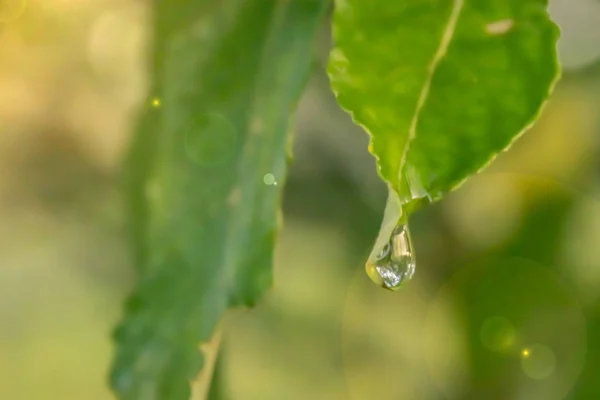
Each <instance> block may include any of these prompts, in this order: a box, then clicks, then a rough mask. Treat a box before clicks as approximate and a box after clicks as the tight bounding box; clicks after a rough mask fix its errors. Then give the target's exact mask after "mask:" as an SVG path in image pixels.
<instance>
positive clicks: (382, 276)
mask: <svg viewBox="0 0 600 400" xmlns="http://www.w3.org/2000/svg"><path fill="white" fill-rule="evenodd" d="M414 273H415V256H414V251H413V247H412V242H411V240H410V233H409V231H408V224H406V223H401V224H399V225H397V226H396V227H395V228H394V230H393V231H392V234H391V235H390V238H389V240H388V242H387V243H385V245H384V246H383V247H382V249H381V251H380V252H379V253H378V254H377V256H376V257H374V258H373V259H370V260H369V261H368V262H367V274H368V275H369V277H370V278H371V280H373V282H375V283H376V284H378V285H380V286H381V287H383V288H385V289H390V290H396V289H399V288H400V287H402V286H403V284H404V283H405V282H407V281H409V280H410V279H411V278H412V277H413V275H414Z"/></svg>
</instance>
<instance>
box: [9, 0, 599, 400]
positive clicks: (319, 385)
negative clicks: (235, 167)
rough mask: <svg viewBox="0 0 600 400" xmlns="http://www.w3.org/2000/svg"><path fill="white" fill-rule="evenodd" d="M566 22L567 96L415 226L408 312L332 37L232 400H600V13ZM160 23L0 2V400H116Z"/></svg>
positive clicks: (124, 2)
mask: <svg viewBox="0 0 600 400" xmlns="http://www.w3.org/2000/svg"><path fill="white" fill-rule="evenodd" d="M551 11H552V13H553V15H554V16H555V18H556V20H557V21H558V22H559V24H560V25H561V27H562V28H563V39H562V41H561V43H560V54H561V59H562V61H563V64H564V65H565V66H566V67H567V71H566V73H565V76H564V79H563V80H562V82H561V83H560V84H559V85H558V87H557V89H556V92H555V94H554V96H553V98H552V100H551V102H550V104H549V105H548V107H547V108H546V109H545V112H544V113H543V115H542V118H541V120H540V121H539V123H538V124H537V126H536V127H535V128H534V129H533V130H531V131H530V132H528V133H527V134H526V135H525V136H524V137H523V138H522V139H521V140H519V141H518V142H517V143H516V145H515V146H514V147H513V148H512V149H511V150H510V152H508V153H506V154H503V155H502V156H501V157H500V158H499V159H498V160H497V161H496V162H495V163H494V164H493V165H492V166H491V167H490V168H488V169H487V170H486V171H485V172H484V173H483V174H481V175H479V176H477V177H476V178H473V179H471V180H470V181H469V182H468V183H467V184H466V185H464V186H463V187H462V188H460V189H459V190H458V191H456V192H455V193H453V194H451V195H449V196H448V197H447V198H446V199H444V200H443V201H441V202H440V203H437V204H435V205H434V206H432V207H429V208H427V209H424V210H422V211H420V212H418V213H417V214H416V215H414V216H413V218H412V219H411V229H412V233H413V239H414V242H415V247H416V252H417V257H418V261H417V263H418V264H417V273H416V276H415V279H414V281H413V282H412V283H411V284H410V285H409V286H408V287H407V288H406V289H405V290H402V291H400V292H398V293H390V292H386V291H383V290H380V289H378V288H376V287H375V286H374V285H373V284H372V283H371V282H370V281H369V280H368V278H367V277H366V275H365V274H364V270H363V263H364V260H365V258H366V256H367V255H368V253H369V250H370V249H369V246H370V245H371V243H372V240H373V239H374V238H375V236H376V234H377V230H378V225H379V223H380V218H381V213H382V210H383V206H384V203H385V188H384V186H383V184H382V183H381V182H380V180H379V178H378V177H377V175H376V173H375V166H374V161H373V159H372V158H371V156H370V155H369V154H368V152H367V150H366V148H367V141H368V140H367V137H366V135H364V134H363V133H362V132H361V131H360V129H358V128H356V127H354V126H353V125H352V123H351V122H350V121H349V118H348V116H346V115H345V114H344V113H343V112H341V111H340V110H339V108H338V107H337V105H336V103H335V101H334V99H333V96H332V94H331V93H330V91H329V88H328V82H327V78H326V75H325V73H324V66H325V64H326V55H327V50H328V48H329V39H328V38H329V32H328V30H327V28H326V27H324V29H323V32H322V34H321V35H320V37H319V46H318V50H319V51H318V53H319V60H318V61H319V62H318V63H317V68H316V70H315V74H314V76H313V79H311V81H310V82H309V86H308V87H307V90H306V93H305V95H304V97H303V100H302V102H301V104H300V106H299V110H298V113H297V116H296V119H295V121H296V127H297V130H296V134H295V140H294V153H295V162H294V164H293V165H292V166H291V170H290V175H289V178H288V183H287V187H286V190H285V201H284V217H285V226H284V229H283V231H282V233H281V235H280V238H279V241H278V246H277V249H276V253H277V256H276V264H275V287H274V288H273V289H272V291H271V292H270V293H269V294H268V295H267V297H266V299H265V300H264V301H263V302H262V303H261V304H260V305H259V306H258V307H257V308H256V309H254V310H252V311H248V310H234V311H233V312H231V313H230V314H229V315H228V316H227V318H226V321H225V327H226V334H225V340H224V353H223V354H224V358H223V363H222V364H221V365H220V368H219V382H220V384H221V385H222V386H223V387H224V388H225V390H226V392H227V395H228V397H229V398H231V399H234V400H255V399H256V400H270V399H273V400H276V399H277V400H279V399H282V400H285V399H290V400H293V399H327V400H329V399H331V400H338V399H339V400H346V399H352V400H356V399H366V400H371V399H377V400H380V399H393V400H405V399H406V400H411V399H416V400H429V399H432V400H434V399H445V398H446V399H509V400H510V399H518V400H521V399H528V400H529V399H532V400H537V399H539V400H555V399H574V400H580V399H581V400H588V399H590V400H593V399H597V398H600V383H598V381H597V376H600V161H599V160H600V148H599V142H600V120H599V119H598V115H600V64H598V62H596V60H597V59H598V58H600V45H599V44H598V43H600V24H598V23H597V21H598V20H600V4H599V3H597V2H594V1H592V0H576V1H575V0H554V1H551ZM148 15H149V14H148V4H146V3H145V2H142V1H134V0H112V1H111V0H4V1H3V2H2V3H1V4H0V21H1V22H0V399H10V400H21V399H23V400H29V399H44V400H46V399H47V400H70V399H77V400H80V399H86V400H96V399H109V398H111V397H110V392H109V391H108V389H107V385H106V378H105V376H106V370H107V368H108V366H109V363H110V359H111V351H112V349H111V343H110V332H111V329H112V326H113V324H114V323H115V322H116V320H117V319H118V318H119V313H120V304H121V302H122V301H123V299H124V297H125V296H126V294H127V292H128V290H129V289H130V287H131V285H132V282H133V279H134V276H133V273H132V269H131V266H130V265H129V258H128V250H127V243H126V232H125V227H124V216H123V207H122V204H121V197H120V193H119V189H118V169H119V162H120V159H121V157H122V154H123V151H124V149H125V146H126V144H127V142H128V140H129V138H130V137H131V133H132V132H131V128H132V126H133V124H134V121H135V118H136V116H137V115H138V114H139V112H140V110H141V109H142V108H143V107H153V106H155V105H153V102H152V99H151V98H150V95H149V94H148V93H146V80H145V79H146V78H145V74H144V68H143V66H144V59H145V54H146V52H147V49H146V43H147V37H148V26H147V18H148ZM158 106H160V105H158ZM275 179H276V180H277V179H278V177H275ZM279 179H281V177H279ZM267 189H269V190H271V189H272V190H276V188H275V187H269V188H267ZM198 245H199V246H202V244H201V243H199V244H198Z"/></svg>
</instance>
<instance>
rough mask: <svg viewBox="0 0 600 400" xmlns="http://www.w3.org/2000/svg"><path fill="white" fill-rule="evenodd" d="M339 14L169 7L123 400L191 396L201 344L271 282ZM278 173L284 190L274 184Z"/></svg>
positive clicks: (159, 46) (137, 169)
mask: <svg viewBox="0 0 600 400" xmlns="http://www.w3.org/2000/svg"><path fill="white" fill-rule="evenodd" d="M175 3H177V2H175ZM326 6H327V3H326V2H322V1H320V0H295V1H271V0H229V1H223V0H213V1H200V2H197V1H187V2H182V1H180V2H179V4H173V3H172V2H157V13H156V21H155V27H156V32H157V37H156V41H155V50H154V65H153V71H152V75H153V76H152V79H153V90H154V94H155V95H156V96H158V97H159V98H160V100H161V104H160V106H159V107H156V108H155V109H152V110H150V111H149V112H148V115H146V116H145V119H144V121H143V123H142V126H141V129H140V130H139V133H138V135H137V138H136V140H135V143H134V147H133V149H132V152H131V155H132V157H131V160H130V161H131V162H130V166H129V169H128V188H129V189H128V190H129V203H130V209H131V216H132V227H133V230H132V233H133V237H134V240H135V243H136V249H137V251H136V254H137V260H138V264H139V273H140V276H139V281H138V284H137V286H136V288H135V291H134V293H133V295H132V297H131V298H130V300H129V302H128V304H127V307H126V313H125V317H124V320H123V321H122V323H121V324H120V326H119V327H118V329H117V331H116V334H115V337H116V341H117V355H116V360H115V363H114V367H113V372H112V377H111V380H112V385H113V387H114V389H115V392H116V394H117V396H118V397H119V398H121V399H127V400H135V399H140V400H141V399H155V400H163V399H164V400H167V399H168V400H183V399H188V398H189V396H190V385H189V381H190V380H192V379H193V378H194V377H195V376H196V374H197V372H198V370H199V369H200V368H201V366H202V359H201V355H200V353H199V351H198V346H199V343H201V342H203V341H206V340H208V339H209V338H210V336H211V334H212V331H213V329H214V328H215V325H216V323H217V321H218V320H219V318H220V317H221V315H222V314H223V312H224V311H225V310H226V309H227V308H228V307H231V306H236V305H253V304H254V303H255V302H256V301H257V300H258V299H259V298H260V297H261V295H262V294H263V293H264V292H265V290H267V289H268V288H269V286H270V285H271V281H272V276H271V264H272V252H273V240H274V236H275V232H276V230H277V209H278V204H279V199H280V190H281V187H282V183H283V180H284V174H285V166H286V147H287V138H286V137H287V133H288V130H289V122H290V112H291V110H293V107H294V106H295V104H296V101H297V99H298V97H299V96H300V93H301V89H302V87H303V86H304V83H305V81H306V79H307V76H308V72H309V70H310V66H311V63H312V59H311V57H310V55H311V47H312V42H313V38H314V35H315V33H316V30H317V29H318V27H319V26H320V21H321V18H322V16H323V15H324V12H325V11H326ZM268 173H270V174H273V175H274V176H275V177H276V179H277V181H278V183H279V184H278V185H271V186H267V185H265V183H264V182H263V176H264V175H265V174H268Z"/></svg>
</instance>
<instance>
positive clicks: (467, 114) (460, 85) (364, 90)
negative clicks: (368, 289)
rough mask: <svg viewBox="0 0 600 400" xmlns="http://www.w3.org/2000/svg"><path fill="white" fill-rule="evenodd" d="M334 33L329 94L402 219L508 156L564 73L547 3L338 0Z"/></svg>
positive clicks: (531, 0)
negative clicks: (373, 161) (358, 135)
mask: <svg viewBox="0 0 600 400" xmlns="http://www.w3.org/2000/svg"><path fill="white" fill-rule="evenodd" d="M333 24H334V25H333V28H334V42H335V48H334V50H333V51H332V53H331V59H330V64H329V75H330V79H331V85H332V87H333V90H334V92H335V94H336V96H337V99H338V101H339V103H340V104H341V106H342V107H343V108H344V109H346V110H347V111H348V112H350V113H351V115H352V117H353V119H354V121H355V122H356V123H358V124H360V125H361V126H363V127H364V128H365V130H366V131H367V132H368V133H369V134H370V135H371V149H372V152H373V154H374V155H375V156H376V157H377V159H378V168H379V173H380V175H381V177H382V178H383V179H384V180H385V181H387V182H388V183H389V185H390V186H391V188H392V189H393V190H395V191H396V192H397V194H398V196H399V202H400V205H404V207H405V208H406V207H407V206H408V207H409V208H410V207H411V206H412V205H414V202H413V200H415V199H421V198H425V199H427V200H435V199H437V198H439V197H441V196H442V195H443V194H444V193H446V192H448V191H450V190H452V189H453V188H455V187H456V186H457V185H459V184H460V183H461V182H462V181H463V180H464V179H466V178H467V177H468V176H469V175H472V174H474V173H476V172H477V171H478V170H480V169H481V168H482V167H484V166H485V165H487V164H488V163H489V162H490V160H491V159H492V158H493V157H494V156H495V155H496V154H497V153H498V152H500V151H501V150H503V149H505V148H507V146H509V145H510V143H511V142H512V141H513V140H514V139H515V138H516V137H518V135H519V134H520V133H521V132H523V131H524V130H525V129H526V128H527V127H528V126H529V125H530V124H532V123H533V122H534V121H535V119H536V118H537V115H538V113H539V111H540V109H541V107H542V105H543V103H544V101H545V100H546V98H547V97H548V95H549V93H550V92H551V90H552V87H553V85H554V83H555V81H556V80H557V77H558V74H559V68H558V65H557V60H556V41H557V38H558V29H557V27H556V26H555V25H554V24H553V23H552V22H551V21H550V19H549V17H548V13H547V0H410V1H409V0H402V1H389V0H371V1H364V0H338V1H337V2H336V10H335V14H334V23H333ZM407 203H408V204H407Z"/></svg>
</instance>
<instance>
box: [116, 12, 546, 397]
mask: <svg viewBox="0 0 600 400" xmlns="http://www.w3.org/2000/svg"><path fill="white" fill-rule="evenodd" d="M328 5H329V2H328V1H326V0H203V1H193V0H179V1H174V2H168V1H161V2H156V3H155V21H154V29H155V34H156V37H155V41H154V48H153V59H152V94H153V95H155V96H157V97H158V98H159V99H160V105H158V103H157V104H156V105H157V107H155V108H153V109H150V110H149V111H148V112H147V113H146V115H145V116H144V118H143V119H142V123H141V126H140V129H139V132H138V134H137V136H136V138H135V141H134V144H133V147H132V150H131V153H130V159H129V164H128V168H127V191H128V196H127V197H128V202H129V209H130V213H129V214H130V216H131V224H130V226H131V227H132V230H131V233H132V239H133V243H134V244H135V255H136V262H137V265H138V271H139V281H138V283H137V286H136V288H135V290H134V293H133V295H132V296H131V298H130V300H129V301H128V304H127V307H126V312H125V317H124V320H123V321H122V323H121V324H120V325H119V327H118V329H117V331H116V334H115V338H116V341H117V355H116V359H115V362H114V366H113V371H112V378H111V379H112V385H113V387H114V389H115V392H116V393H117V396H118V397H119V398H120V399H123V400H142V399H153V400H185V399H188V398H189V396H190V385H189V382H190V381H191V380H192V379H193V378H194V377H195V376H196V374H197V372H198V371H199V369H200V368H201V367H202V357H201V354H200V352H199V350H198V345H199V343H201V342H203V341H207V340H208V339H209V338H210V337H211V334H212V332H213V330H214V328H215V325H216V324H217V322H218V320H219V319H220V318H221V316H222V314H223V313H224V312H225V310H226V309H227V308H229V307H233V306H238V305H246V306H251V305H253V304H255V302H256V301H257V300H258V299H259V298H260V297H261V296H262V294H263V293H264V292H265V291H266V290H267V289H268V288H269V287H270V285H271V281H272V275H271V264H272V252H273V243H274V237H275V233H276V230H277V213H278V206H279V199H280V194H281V193H280V190H281V187H282V186H283V181H284V175H285V166H286V149H287V133H288V131H289V125H290V114H291V113H292V111H293V109H294V107H295V104H296V101H297V100H298V98H299V96H300V94H301V91H302V87H303V85H304V83H305V81H306V79H307V76H308V72H309V70H310V65H311V62H312V57H311V55H312V53H311V48H312V42H313V38H314V36H315V33H316V31H317V29H318V28H319V25H320V22H321V20H322V17H323V16H324V15H325V12H326V10H327V8H328ZM557 37H558V30H557V28H556V27H555V25H554V24H553V23H552V22H551V21H550V20H549V19H548V15H547V11H546V1H545V0H414V1H407V0H405V1H390V0H372V1H364V0H340V1H339V2H338V4H337V8H336V11H335V15H334V38H335V46H336V47H335V49H334V50H333V52H332V56H331V62H330V65H329V73H330V77H331V83H332V87H333V89H334V92H335V94H336V95H337V98H338V100H339V103H340V104H341V105H342V107H344V108H345V109H346V110H347V111H349V112H350V113H351V114H352V116H353V118H354V120H355V121H356V122H357V123H358V124H360V125H362V126H363V127H364V128H365V129H366V130H367V131H368V132H369V133H370V134H371V136H372V152H373V153H374V154H375V156H376V157H377V159H378V165H379V172H380V174H381V176H382V178H383V179H384V180H385V181H387V182H388V183H389V185H390V188H391V194H392V196H390V199H391V200H390V201H389V202H388V210H386V217H385V218H386V220H384V224H383V228H382V233H381V234H380V238H379V239H378V240H377V244H376V247H375V249H374V251H373V254H372V256H373V255H374V254H375V255H377V254H379V250H380V247H382V246H383V245H385V243H387V242H388V241H389V238H390V234H391V233H392V231H393V229H394V228H395V227H396V225H397V223H398V221H399V220H400V219H401V218H405V216H403V215H402V213H401V210H400V206H405V207H406V206H407V204H408V203H411V202H412V201H413V200H415V199H421V198H427V199H430V200H433V199H437V198H439V197H440V196H442V195H443V194H444V193H445V192H447V191H449V190H451V189H452V188H454V187H456V185H458V184H459V183H460V182H462V181H463V180H464V179H466V178H467V177H468V176H469V175H471V174H474V173H475V172H477V171H478V170H479V169H481V168H482V167H483V166H485V165H486V164H487V163H488V162H489V161H490V160H491V159H492V158H493V157H494V156H495V155H496V154H497V153H498V152H500V151H501V150H503V149H505V148H506V147H507V146H508V145H509V144H510V143H511V142H512V141H513V140H514V138H515V137H517V136H518V135H519V133H520V132H522V131H523V130H524V129H525V128H526V127H527V126H528V125H530V124H531V123H532V122H533V121H534V120H535V118H536V116H537V114H538V113H539V111H540V109H541V107H542V105H543V103H544V101H545V100H546V98H547V96H548V95H549V93H550V91H551V89H552V86H553V84H554V82H555V81H556V79H557V77H558V65H557V62H556V54H555V45H556V40H557ZM267 174H268V175H267ZM267 176H268V177H269V179H266V178H265V179H263V178H264V177H267ZM411 204H412V203H411ZM403 221H405V220H404V219H403ZM371 258H372V257H371ZM411 260H412V259H411ZM413 267H414V266H413ZM214 390H218V388H216V387H213V393H215V392H214Z"/></svg>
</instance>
